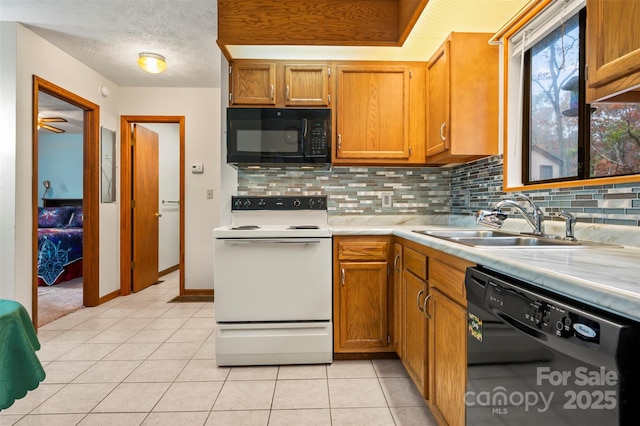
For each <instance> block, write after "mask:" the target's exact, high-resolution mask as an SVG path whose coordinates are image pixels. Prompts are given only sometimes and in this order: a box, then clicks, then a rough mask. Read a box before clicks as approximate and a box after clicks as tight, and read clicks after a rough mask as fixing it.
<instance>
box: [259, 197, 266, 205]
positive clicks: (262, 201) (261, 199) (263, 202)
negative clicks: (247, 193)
mask: <svg viewBox="0 0 640 426" xmlns="http://www.w3.org/2000/svg"><path fill="white" fill-rule="evenodd" d="M266 205H267V202H266V201H265V200H264V198H260V201H258V207H264V206H266Z"/></svg>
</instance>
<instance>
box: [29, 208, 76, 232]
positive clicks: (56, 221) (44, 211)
mask: <svg viewBox="0 0 640 426" xmlns="http://www.w3.org/2000/svg"><path fill="white" fill-rule="evenodd" d="M74 209H75V207H39V208H38V228H64V227H65V226H67V225H68V224H69V219H70V218H71V214H72V213H73V210H74Z"/></svg>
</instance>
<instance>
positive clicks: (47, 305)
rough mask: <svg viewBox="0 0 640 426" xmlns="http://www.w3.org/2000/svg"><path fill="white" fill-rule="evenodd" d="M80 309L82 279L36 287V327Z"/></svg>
mask: <svg viewBox="0 0 640 426" xmlns="http://www.w3.org/2000/svg"><path fill="white" fill-rule="evenodd" d="M82 307H83V305H82V277H78V278H74V279H72V280H71V281H66V282H62V283H60V284H56V285H52V286H46V287H44V286H38V327H42V326H43V325H45V324H48V323H50V322H51V321H54V320H57V319H58V318H62V317H63V316H65V315H67V314H70V313H71V312H74V311H77V310H78V309H80V308H82Z"/></svg>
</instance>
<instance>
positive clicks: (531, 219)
mask: <svg viewBox="0 0 640 426" xmlns="http://www.w3.org/2000/svg"><path fill="white" fill-rule="evenodd" d="M514 198H521V199H522V200H524V201H526V202H528V203H529V204H530V205H531V208H532V209H533V213H532V214H531V215H529V214H528V213H527V211H526V210H525V209H524V207H522V205H521V204H520V203H518V202H517V201H514V200H510V199H506V200H502V201H499V202H498V203H496V205H495V207H494V208H493V210H479V211H478V212H477V213H476V223H478V224H480V225H485V226H489V227H492V228H501V227H502V225H503V224H504V221H505V220H506V219H507V215H506V213H504V212H503V211H502V210H501V209H502V207H504V206H508V207H513V208H515V209H516V210H517V211H518V212H520V214H521V215H522V216H523V217H524V219H525V220H526V221H527V223H528V224H529V226H531V228H533V234H534V235H538V236H545V233H544V222H543V221H544V213H543V212H542V210H541V209H540V207H538V206H537V205H536V204H535V203H534V202H533V200H532V199H531V198H529V197H527V196H526V195H524V194H515V195H514Z"/></svg>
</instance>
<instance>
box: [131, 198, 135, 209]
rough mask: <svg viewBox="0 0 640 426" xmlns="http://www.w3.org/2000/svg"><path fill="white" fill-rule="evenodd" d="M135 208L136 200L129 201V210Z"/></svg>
mask: <svg viewBox="0 0 640 426" xmlns="http://www.w3.org/2000/svg"><path fill="white" fill-rule="evenodd" d="M135 206H136V200H131V208H134V207H135Z"/></svg>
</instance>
